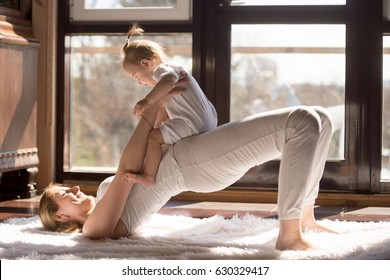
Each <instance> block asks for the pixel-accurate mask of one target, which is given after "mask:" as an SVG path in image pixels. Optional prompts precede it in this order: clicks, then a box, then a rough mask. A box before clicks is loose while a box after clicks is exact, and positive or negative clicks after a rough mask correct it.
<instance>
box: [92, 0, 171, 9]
mask: <svg viewBox="0 0 390 280" xmlns="http://www.w3.org/2000/svg"><path fill="white" fill-rule="evenodd" d="M176 2H177V0H152V1H151V0H85V8H86V9H121V8H147V7H153V8H164V7H165V8H174V7H176Z"/></svg>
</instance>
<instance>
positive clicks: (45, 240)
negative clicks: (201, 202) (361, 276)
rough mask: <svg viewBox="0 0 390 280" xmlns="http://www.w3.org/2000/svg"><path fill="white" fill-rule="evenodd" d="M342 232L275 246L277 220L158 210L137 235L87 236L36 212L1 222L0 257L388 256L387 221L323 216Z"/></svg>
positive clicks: (327, 223) (389, 235)
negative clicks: (300, 244)
mask: <svg viewBox="0 0 390 280" xmlns="http://www.w3.org/2000/svg"><path fill="white" fill-rule="evenodd" d="M320 223H321V224H323V225H325V226H328V227H330V228H332V229H334V230H337V231H339V232H340V234H330V233H315V232H308V233H306V236H307V237H308V239H309V240H310V241H311V242H312V243H315V244H317V245H319V246H321V248H318V249H317V250H314V251H310V252H299V251H285V252H281V251H277V250H275V249H274V244H275V240H276V237H277V234H278V221H277V220H275V219H263V218H258V217H254V216H251V215H246V216H244V217H242V218H238V217H234V218H232V219H224V218H223V217H221V216H214V217H211V218H207V219H195V218H190V217H185V216H167V215H161V214H156V215H155V216H154V217H153V218H152V220H151V221H150V223H149V225H148V226H147V227H145V228H144V229H143V230H142V231H141V232H140V233H139V234H138V235H137V236H132V237H130V238H121V239H118V240H109V239H106V240H89V239H86V238H83V237H82V235H81V234H60V233H52V232H47V231H45V230H44V229H43V228H42V226H41V224H40V222H39V219H38V217H37V216H34V217H31V218H13V219H9V220H6V221H4V222H2V223H0V259H23V260H31V259H57V260H59V259H76V260H78V259H148V260H154V259H160V260H161V259H163V260H170V259H193V260H196V259H267V260H276V259H282V260H290V259H353V260H356V259H366V260H370V259H375V260H379V259H382V260H386V259H390V223H389V222H379V223H374V222H365V223H363V222H345V221H329V220H323V221H321V222H320Z"/></svg>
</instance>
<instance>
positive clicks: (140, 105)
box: [133, 98, 150, 117]
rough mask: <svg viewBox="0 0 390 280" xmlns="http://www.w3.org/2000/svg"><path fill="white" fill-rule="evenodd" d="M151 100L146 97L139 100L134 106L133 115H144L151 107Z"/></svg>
mask: <svg viewBox="0 0 390 280" xmlns="http://www.w3.org/2000/svg"><path fill="white" fill-rule="evenodd" d="M149 105H150V104H149V102H148V101H147V100H146V99H145V98H144V99H142V100H140V101H138V102H137V104H135V106H134V110H133V115H137V116H138V117H142V115H143V114H144V111H145V110H146V109H147V108H148V107H149Z"/></svg>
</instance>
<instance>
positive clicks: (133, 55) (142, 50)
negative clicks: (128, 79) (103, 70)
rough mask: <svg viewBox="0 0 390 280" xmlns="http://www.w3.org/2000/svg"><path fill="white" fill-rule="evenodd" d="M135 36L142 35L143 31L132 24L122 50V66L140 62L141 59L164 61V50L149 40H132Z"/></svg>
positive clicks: (135, 24)
mask: <svg viewBox="0 0 390 280" xmlns="http://www.w3.org/2000/svg"><path fill="white" fill-rule="evenodd" d="M135 35H140V36H143V35H144V30H143V29H142V28H141V27H140V26H139V25H138V24H137V23H133V25H132V26H131V28H130V29H129V31H128V32H127V39H126V43H125V45H124V46H123V48H122V59H123V66H125V65H126V63H128V62H132V63H134V62H140V61H141V60H142V59H148V60H153V59H156V58H160V59H162V60H164V59H165V57H166V55H165V52H164V49H163V48H162V47H161V46H160V45H159V44H157V43H156V42H153V41H150V40H143V39H137V40H133V39H132V37H133V36H135Z"/></svg>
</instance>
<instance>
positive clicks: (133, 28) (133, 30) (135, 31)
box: [125, 23, 144, 47]
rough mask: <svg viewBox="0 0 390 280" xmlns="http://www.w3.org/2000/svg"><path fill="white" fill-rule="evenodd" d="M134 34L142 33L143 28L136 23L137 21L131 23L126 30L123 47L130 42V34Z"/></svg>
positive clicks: (141, 34)
mask: <svg viewBox="0 0 390 280" xmlns="http://www.w3.org/2000/svg"><path fill="white" fill-rule="evenodd" d="M134 35H140V36H143V35H144V30H143V29H142V28H141V27H140V26H139V25H138V23H133V25H132V26H131V28H130V29H129V31H128V32H127V40H126V44H125V47H127V46H128V45H129V44H130V42H131V36H134Z"/></svg>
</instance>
